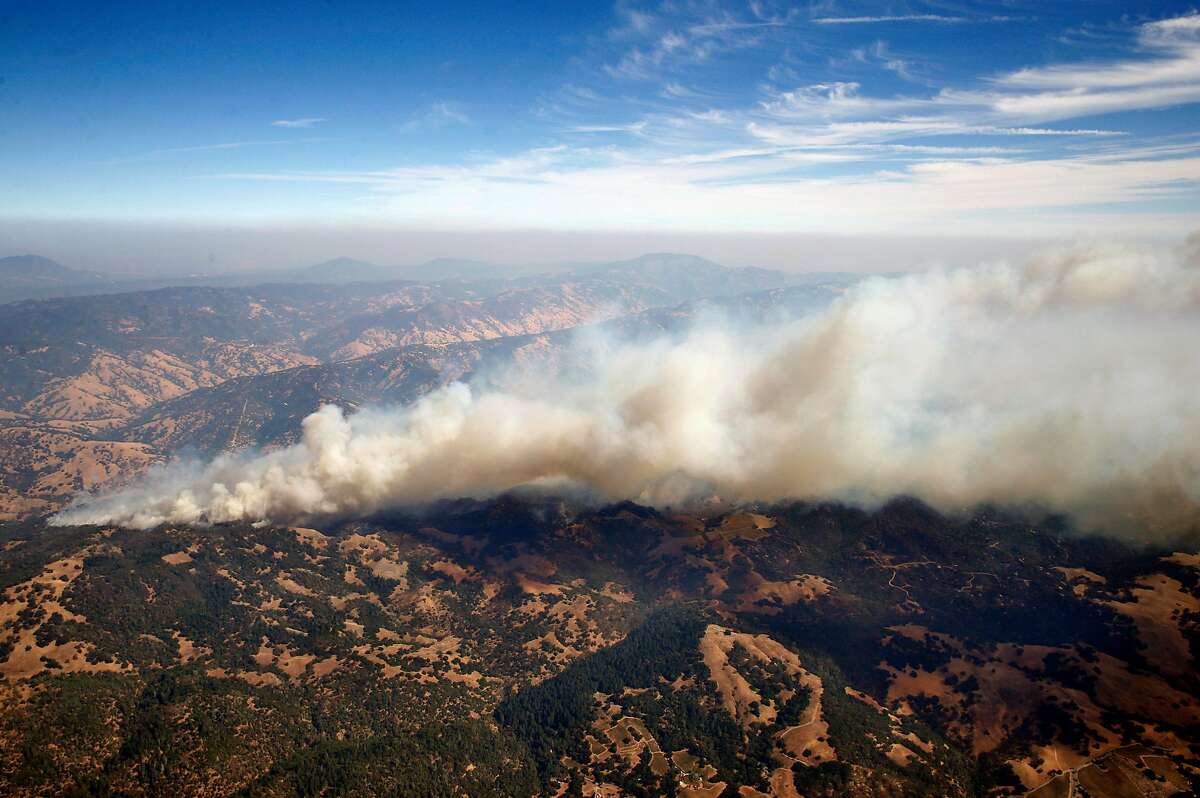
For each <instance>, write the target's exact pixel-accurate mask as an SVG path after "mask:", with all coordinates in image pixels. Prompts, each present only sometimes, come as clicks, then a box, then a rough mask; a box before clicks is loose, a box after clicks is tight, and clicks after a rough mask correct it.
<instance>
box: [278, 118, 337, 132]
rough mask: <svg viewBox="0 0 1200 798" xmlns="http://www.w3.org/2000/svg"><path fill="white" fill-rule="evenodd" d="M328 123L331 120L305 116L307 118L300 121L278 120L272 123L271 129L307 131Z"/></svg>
mask: <svg viewBox="0 0 1200 798" xmlns="http://www.w3.org/2000/svg"><path fill="white" fill-rule="evenodd" d="M327 121H329V120H327V119H325V118H324V117H320V116H305V117H301V118H300V119H276V120H275V121H274V122H272V123H271V127H285V128H293V129H305V128H310V127H312V126H313V125H319V124H321V123H322V122H327Z"/></svg>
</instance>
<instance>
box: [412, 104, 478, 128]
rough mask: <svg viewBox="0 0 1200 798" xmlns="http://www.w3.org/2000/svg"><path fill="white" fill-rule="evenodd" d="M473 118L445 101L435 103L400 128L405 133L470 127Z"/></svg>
mask: <svg viewBox="0 0 1200 798" xmlns="http://www.w3.org/2000/svg"><path fill="white" fill-rule="evenodd" d="M469 124H471V117H470V116H468V115H467V113H466V112H465V111H463V110H462V109H461V108H459V107H458V106H457V105H456V104H454V103H451V102H446V101H444V100H442V101H438V102H435V103H433V104H432V105H431V106H429V108H427V109H425V110H424V111H423V112H421V113H420V114H417V115H416V116H413V117H412V118H411V119H409V120H408V121H407V122H405V123H404V124H403V125H401V126H400V129H401V130H403V131H405V132H412V131H416V130H428V129H436V128H441V127H446V126H447V125H469Z"/></svg>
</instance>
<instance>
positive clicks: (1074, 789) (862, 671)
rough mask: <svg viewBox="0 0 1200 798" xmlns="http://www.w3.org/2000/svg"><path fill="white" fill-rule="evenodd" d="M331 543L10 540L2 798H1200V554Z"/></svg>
mask: <svg viewBox="0 0 1200 798" xmlns="http://www.w3.org/2000/svg"><path fill="white" fill-rule="evenodd" d="M310 524H311V526H309V527H304V528H288V527H270V526H266V527H257V528H254V527H246V526H237V525H226V526H219V527H215V528H208V529H194V528H159V529H156V530H151V531H138V532H133V531H128V530H122V529H111V528H94V527H80V528H65V529H53V530H47V529H44V528H42V527H40V526H38V525H36V524H32V525H24V526H17V525H9V526H8V527H7V528H0V547H2V551H3V556H2V557H0V591H2V593H0V694H3V696H4V701H2V702H0V706H2V707H3V710H0V790H2V791H3V792H4V793H5V794H7V795H14V796H25V795H28V796H33V795H39V796H41V795H60V794H63V795H65V794H79V793H89V794H115V793H125V792H127V791H130V790H133V789H135V786H136V785H141V786H140V787H137V789H138V790H140V791H141V794H146V795H167V794H179V793H180V792H182V793H187V794H199V793H203V794H208V795H319V794H350V795H367V794H379V793H380V792H382V793H388V792H389V791H392V792H399V793H402V794H419V795H451V794H463V795H497V796H499V795H507V796H528V795H534V794H539V795H555V794H575V795H579V794H583V795H613V796H615V795H669V794H677V795H688V796H701V795H706V796H717V795H724V796H743V797H745V798H751V797H752V796H764V795H766V796H781V797H782V796H788V797H789V798H795V796H798V795H804V796H832V795H853V796H859V795H897V796H955V795H961V796H983V795H1017V794H1025V793H1028V792H1030V791H1036V792H1033V793H1031V794H1036V795H1038V796H1044V795H1047V794H1053V795H1068V794H1076V795H1083V794H1084V790H1086V794H1088V795H1091V796H1096V797H1097V798H1109V796H1112V797H1113V798H1116V796H1124V795H1141V796H1167V795H1172V794H1176V795H1182V794H1187V793H1188V792H1189V791H1191V790H1194V789H1195V788H1196V787H1197V786H1198V785H1200V781H1197V775H1198V774H1200V771H1197V769H1196V768H1197V765H1198V764H1200V760H1198V759H1197V756H1198V754H1200V751H1198V748H1200V703H1197V700H1196V695H1197V693H1198V691H1200V681H1198V680H1197V675H1196V674H1197V669H1196V666H1195V651H1196V647H1197V641H1198V640H1200V628H1198V627H1197V623H1196V618H1197V612H1196V611H1197V608H1198V606H1200V570H1198V569H1200V559H1198V558H1197V557H1196V555H1194V554H1189V553H1186V552H1175V551H1172V550H1171V549H1164V550H1134V549H1129V548H1126V547H1123V546H1121V545H1119V544H1115V543H1112V542H1106V541H1100V540H1088V539H1079V538H1077V537H1072V536H1071V535H1069V534H1065V533H1063V532H1062V531H1060V530H1059V529H1058V527H1057V525H1056V524H1055V523H1054V522H1047V523H1033V524H1031V523H1029V522H1028V521H1025V520H1022V519H1019V518H1010V517H1005V516H1002V515H996V514H982V515H978V516H975V517H973V518H962V519H951V518H946V517H943V516H939V515H938V514H936V513H933V512H932V511H930V510H929V509H927V508H925V507H923V506H922V505H920V504H917V503H914V502H910V501H898V502H895V503H893V504H891V505H889V506H887V507H885V508H882V509H881V510H879V511H878V512H874V513H864V512H862V511H858V510H849V509H846V508H843V507H838V506H833V505H805V504H784V505H778V506H771V507H758V508H753V509H752V510H746V509H739V510H727V509H720V508H713V509H712V510H711V511H710V512H708V513H702V514H687V515H674V514H664V513H658V512H655V511H652V510H649V509H647V508H643V507H638V506H636V505H631V504H627V505H621V506H615V507H607V508H600V509H588V508H583V507H576V506H572V505H570V504H567V503H564V502H561V501H557V500H553V499H532V498H524V499H522V498H516V497H503V498H501V499H498V500H496V501H492V502H485V503H477V502H457V503H450V504H445V505H441V506H438V507H434V508H430V509H428V510H427V511H425V512H422V513H421V514H420V515H406V514H397V513H393V514H390V515H384V516H379V517H375V518H370V519H365V520H357V521H351V522H336V521H323V520H320V519H313V520H312V521H311V522H310ZM1164 641H1179V643H1180V644H1179V645H1175V644H1172V645H1170V646H1165V645H1163V642H1164ZM1118 774H1119V778H1118ZM400 785H407V788H405V787H402V786H400ZM413 785H419V786H413ZM438 785H441V786H438ZM453 785H459V786H458V787H454V786H453ZM406 790H407V791H406Z"/></svg>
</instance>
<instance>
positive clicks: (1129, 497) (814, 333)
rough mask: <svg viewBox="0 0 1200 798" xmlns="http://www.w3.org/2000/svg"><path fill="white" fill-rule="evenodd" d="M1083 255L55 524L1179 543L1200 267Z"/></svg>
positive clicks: (421, 409)
mask: <svg viewBox="0 0 1200 798" xmlns="http://www.w3.org/2000/svg"><path fill="white" fill-rule="evenodd" d="M1194 261H1195V258H1194V256H1192V255H1189V254H1188V253H1187V252H1174V253H1168V252H1151V251H1132V250H1122V249H1113V248H1107V247H1100V246H1091V247H1076V248H1071V249H1065V250H1059V251H1055V252H1052V253H1048V254H1046V255H1043V256H1041V257H1038V258H1036V259H1034V260H1032V261H1030V262H1028V263H1026V264H1025V265H1023V266H1013V265H1006V264H996V265H988V266H981V267H976V268H971V269H960V270H951V271H944V272H936V273H924V274H919V275H914V276H909V277H903V278H892V279H882V278H880V279H872V280H868V281H866V282H864V283H861V284H859V285H858V286H856V287H855V288H853V289H852V290H851V291H849V292H848V293H847V294H846V295H845V296H844V297H842V298H841V299H839V300H838V301H836V302H835V303H834V304H832V305H831V306H830V307H829V308H828V309H827V310H825V311H823V312H820V313H818V314H815V315H813V316H810V317H806V318H801V319H797V320H794V321H790V322H787V323H783V324H776V325H771V326H769V327H766V328H763V327H758V328H753V329H745V328H741V329H732V328H730V327H729V326H725V325H719V324H706V325H699V326H697V327H696V328H694V329H693V330H692V331H690V332H689V333H687V334H684V335H681V336H676V337H670V338H667V337H664V338H661V339H659V340H656V341H652V342H649V343H647V342H638V343H633V342H626V343H620V342H610V343H609V345H607V346H605V347H600V348H598V349H596V350H595V354H594V355H593V356H592V360H591V362H590V364H589V368H587V369H586V370H585V371H586V376H585V377H583V378H578V377H576V378H570V379H568V378H566V377H563V376H561V374H560V375H559V376H548V377H545V378H543V379H533V378H529V377H522V378H520V379H514V380H512V381H511V382H510V384H508V385H507V386H506V387H503V388H480V387H479V386H478V385H476V386H470V385H467V384H462V383H455V384H452V385H449V386H448V387H446V388H444V389H441V390H438V391H436V392H434V393H432V394H429V395H427V396H425V397H424V398H422V399H420V400H418V401H416V402H415V403H414V404H412V405H410V406H408V407H406V408H403V409H376V410H367V411H363V412H359V413H356V414H354V415H351V416H349V417H347V416H346V415H344V414H343V413H342V411H340V410H339V409H337V408H335V407H323V408H322V409H320V410H319V411H318V412H316V413H313V414H312V415H310V416H309V417H308V418H306V419H305V420H304V424H303V437H302V439H301V441H300V442H299V443H297V444H296V445H294V446H290V447H288V448H285V449H282V450H278V451H273V452H269V453H265V454H257V455H250V456H222V457H219V458H217V459H216V460H215V461H213V462H211V463H209V464H207V465H203V466H198V467H192V468H185V467H182V466H179V467H176V468H174V469H167V470H165V471H161V472H159V473H157V474H155V475H152V476H151V477H149V478H148V479H146V480H144V481H143V482H141V483H140V484H139V485H137V486H135V487H133V488H130V489H126V490H123V491H120V492H117V493H115V494H111V495H108V496H103V497H99V498H92V499H85V500H82V501H80V502H77V503H76V504H75V505H73V506H71V507H70V508H68V509H67V510H66V511H64V512H63V513H62V514H60V515H59V516H58V517H57V518H56V522H57V523H64V524H65V523H118V524H124V525H129V526H136V527H149V526H153V525H156V524H158V523H161V522H178V523H197V522H206V521H207V522H221V521H233V520H260V519H271V520H275V521H281V520H287V519H293V518H296V517H300V516H306V515H313V514H326V513H332V514H359V513H366V512H370V511H372V510H375V509H379V508H383V507H387V506H395V505H404V504H419V503H424V502H429V501H431V500H436V499H440V498H449V497H486V496H490V495H494V494H497V493H500V492H503V491H506V490H509V489H513V488H515V487H518V486H523V485H538V486H545V487H547V488H552V489H568V488H570V489H583V490H585V491H587V492H588V493H590V494H592V495H594V496H596V497H598V498H601V499H605V500H619V499H632V500H635V501H638V502H642V503H646V504H651V505H657V506H678V505H681V504H686V503H687V502H689V501H693V500H696V499H698V498H703V497H711V496H713V495H716V496H719V497H720V498H721V499H723V500H726V501H731V502H746V501H755V500H758V501H773V500H777V499H784V498H797V499H813V498H821V499H837V500H842V501H850V502H856V503H861V504H872V503H877V502H881V501H884V500H886V499H888V498H890V497H892V496H895V495H898V494H907V495H912V496H916V497H919V498H921V499H923V500H925V501H927V502H929V503H931V504H933V505H935V506H937V507H940V508H943V509H948V510H957V509H964V508H970V507H972V506H976V505H978V504H980V503H991V504H1000V505H1006V506H1014V507H1037V508H1043V509H1050V510H1055V511H1061V512H1065V513H1070V514H1073V515H1075V516H1076V517H1077V518H1079V519H1080V521H1081V522H1082V523H1084V524H1087V525H1092V526H1098V527H1106V528H1110V529H1113V528H1136V529H1138V530H1140V533H1141V534H1145V535H1150V534H1155V533H1156V532H1162V531H1172V530H1173V531H1178V530H1180V529H1182V528H1186V527H1190V526H1193V525H1194V524H1195V519H1196V518H1198V517H1200V516H1198V514H1197V509H1198V508H1200V270H1198V269H1197V268H1196V264H1195V262H1194Z"/></svg>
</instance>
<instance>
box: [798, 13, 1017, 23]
mask: <svg viewBox="0 0 1200 798" xmlns="http://www.w3.org/2000/svg"><path fill="white" fill-rule="evenodd" d="M1020 19H1021V17H1012V16H1007V15H992V16H986V17H958V16H948V15H946V14H888V15H881V16H862V17H813V19H812V21H813V22H815V23H816V24H818V25H879V24H883V23H888V22H938V23H943V24H951V25H957V24H962V23H981V22H1016V21H1018V20H1020Z"/></svg>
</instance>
